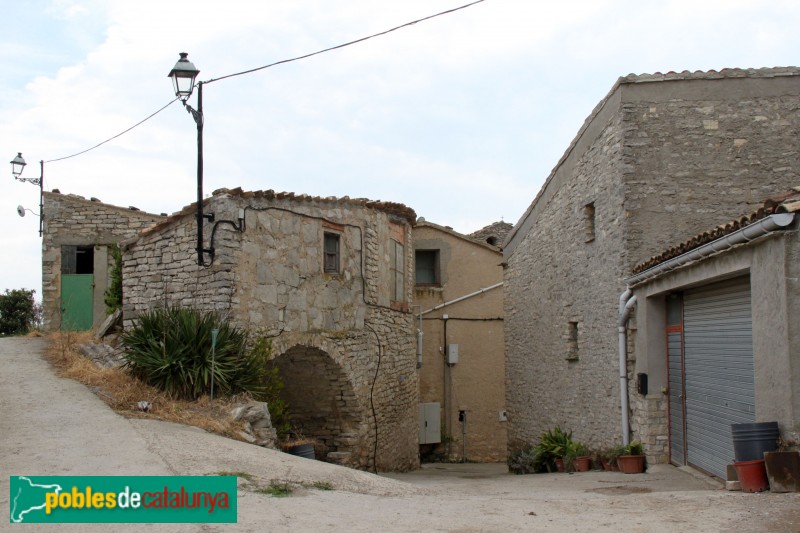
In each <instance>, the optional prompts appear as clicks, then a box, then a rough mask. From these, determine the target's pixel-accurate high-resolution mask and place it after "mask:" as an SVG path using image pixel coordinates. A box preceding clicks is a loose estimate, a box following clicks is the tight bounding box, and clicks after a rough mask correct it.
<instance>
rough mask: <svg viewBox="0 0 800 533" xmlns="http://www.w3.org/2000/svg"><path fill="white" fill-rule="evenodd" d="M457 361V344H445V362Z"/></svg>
mask: <svg viewBox="0 0 800 533" xmlns="http://www.w3.org/2000/svg"><path fill="white" fill-rule="evenodd" d="M456 363H458V344H448V345H447V364H448V365H454V364H456Z"/></svg>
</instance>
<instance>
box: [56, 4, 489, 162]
mask: <svg viewBox="0 0 800 533" xmlns="http://www.w3.org/2000/svg"><path fill="white" fill-rule="evenodd" d="M484 1H485V0H476V1H474V2H470V3H469V4H465V5H463V6H459V7H455V8H453V9H448V10H447V11H442V12H441V13H436V14H435V15H430V16H427V17H424V18H421V19H417V20H413V21H411V22H406V23H405V24H401V25H400V26H395V27H394V28H391V29H388V30H385V31H382V32H379V33H375V34H372V35H368V36H367V37H361V38H360V39H356V40H354V41H349V42H346V43H342V44H339V45H336V46H331V47H330V48H325V49H323V50H318V51H316V52H312V53H310V54H305V55H302V56H298V57H293V58H291V59H283V60H281V61H276V62H275V63H270V64H269V65H264V66H262V67H257V68H253V69H250V70H244V71H242V72H236V73H234V74H228V75H226V76H221V77H219V78H212V79H210V80H208V81H206V82H203V83H211V82H214V81H220V80H225V79H228V78H233V77H236V76H243V75H245V74H252V73H253V72H258V71H259V70H264V69H267V68H270V67H274V66H277V65H283V64H284V63H291V62H292V61H299V60H301V59H306V58H309V57H313V56H316V55H319V54H324V53H325V52H330V51H332V50H338V49H339V48H344V47H346V46H351V45H354V44H358V43H362V42H364V41H368V40H369V39H374V38H375V37H380V36H382V35H386V34H388V33H392V32H393V31H397V30H399V29H402V28H407V27H409V26H413V25H414V24H417V23H419V22H424V21H426V20H430V19H433V18H436V17H441V16H442V15H447V14H450V13H455V12H456V11H460V10H462V9H466V8H468V7H470V6H474V5H475V4H480V3H481V2H484ZM176 100H178V98H177V97H176V98H175V99H173V100H171V101H170V102H169V103H168V104H167V105H165V106H164V107H162V108H161V109H159V110H158V111H156V112H154V113H152V114H151V115H150V116H148V117H147V118H145V119H144V120H141V121H139V122H137V123H136V124H134V125H133V126H131V127H130V128H128V129H126V130H125V131H122V132H120V133H118V134H116V135H114V136H113V137H109V138H108V139H106V140H105V141H103V142H100V143H97V144H96V145H94V146H92V147H91V148H87V149H86V150H82V151H80V152H77V153H74V154H72V155H68V156H64V157H59V158H56V159H49V160H47V161H45V163H54V162H56V161H63V160H65V159H71V158H73V157H77V156H79V155H82V154H85V153H86V152H91V151H92V150H94V149H96V148H99V147H101V146H103V145H104V144H106V143H108V142H111V141H113V140H114V139H116V138H118V137H121V136H122V135H125V134H126V133H128V132H129V131H131V130H133V129H134V128H136V127H138V126H141V125H142V124H144V123H145V122H147V121H148V120H150V119H151V118H153V117H154V116H156V115H158V114H159V113H161V112H162V111H164V110H165V109H166V108H168V107H169V106H171V105H172V104H174V103H175V101H176Z"/></svg>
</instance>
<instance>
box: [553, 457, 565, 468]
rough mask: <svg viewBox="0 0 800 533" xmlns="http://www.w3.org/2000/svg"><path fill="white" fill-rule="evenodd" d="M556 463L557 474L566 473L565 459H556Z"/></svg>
mask: <svg viewBox="0 0 800 533" xmlns="http://www.w3.org/2000/svg"><path fill="white" fill-rule="evenodd" d="M555 463H556V471H557V472H563V471H564V459H563V458H561V457H556V460H555Z"/></svg>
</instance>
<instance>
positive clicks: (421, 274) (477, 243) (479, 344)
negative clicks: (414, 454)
mask: <svg viewBox="0 0 800 533" xmlns="http://www.w3.org/2000/svg"><path fill="white" fill-rule="evenodd" d="M484 229H486V228H484ZM413 233H414V254H415V270H416V285H415V287H414V306H415V312H417V313H418V314H419V317H420V318H421V323H422V327H421V329H422V332H423V335H422V353H421V367H420V370H419V401H420V450H421V452H422V456H423V460H424V459H425V457H426V456H429V455H433V456H436V457H441V458H446V459H449V460H463V459H466V460H469V461H481V462H491V461H504V460H505V457H506V422H505V418H506V417H505V382H504V380H505V372H504V370H503V369H504V366H505V365H504V354H503V344H504V340H503V339H504V338H503V288H502V283H503V268H502V266H501V264H500V263H501V262H502V260H503V256H502V253H501V252H500V248H498V247H496V246H492V245H490V244H487V243H486V239H488V238H496V239H500V240H501V239H502V238H503V237H504V234H503V233H502V228H500V229H495V230H494V231H489V230H487V231H486V232H484V233H485V235H484V233H482V234H481V235H480V240H477V239H472V238H469V237H467V236H465V235H462V234H460V233H457V232H455V231H453V230H452V229H451V228H447V227H442V226H439V225H436V224H432V223H430V222H426V221H422V220H420V221H418V222H417V225H416V226H415V227H414V231H413Z"/></svg>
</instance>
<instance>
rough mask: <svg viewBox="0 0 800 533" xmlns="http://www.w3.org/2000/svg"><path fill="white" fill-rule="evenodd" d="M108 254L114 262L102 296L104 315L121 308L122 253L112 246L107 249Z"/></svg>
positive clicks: (117, 247) (115, 245) (115, 246)
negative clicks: (104, 306)
mask: <svg viewBox="0 0 800 533" xmlns="http://www.w3.org/2000/svg"><path fill="white" fill-rule="evenodd" d="M108 252H109V254H111V258H112V259H113V260H114V265H113V266H112V267H111V271H110V272H109V276H108V277H109V278H110V281H109V284H108V288H107V289H106V292H105V293H104V294H103V302H104V303H105V304H106V314H107V315H111V314H113V313H114V311H116V310H117V309H120V308H121V307H122V251H120V249H119V245H117V244H112V245H111V246H109V247H108Z"/></svg>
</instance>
